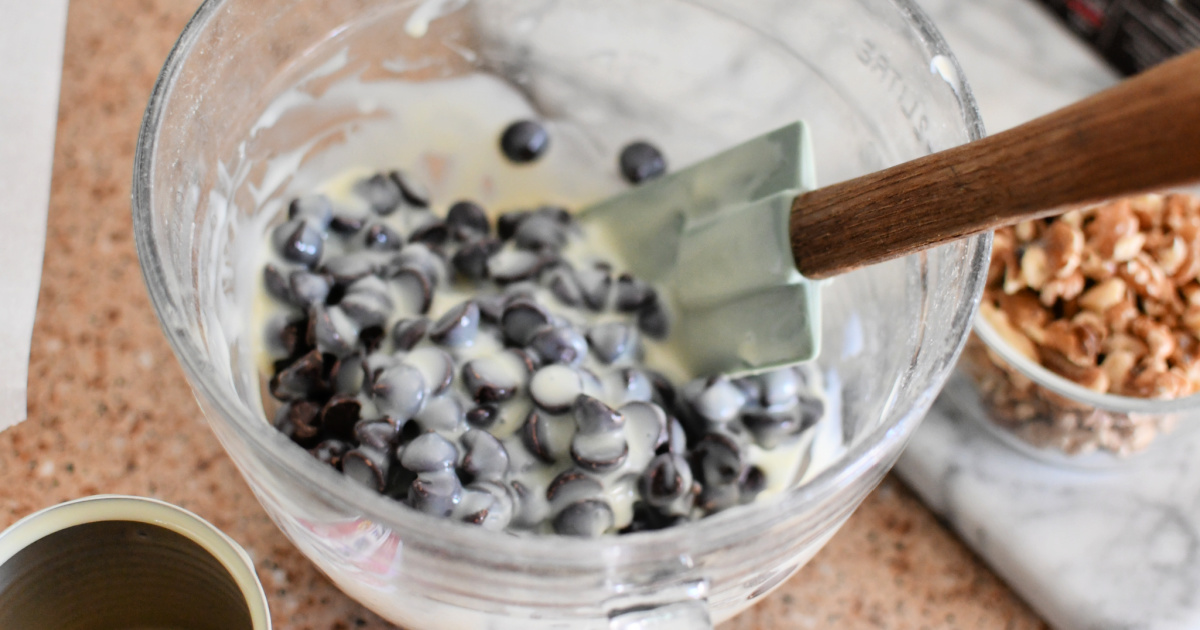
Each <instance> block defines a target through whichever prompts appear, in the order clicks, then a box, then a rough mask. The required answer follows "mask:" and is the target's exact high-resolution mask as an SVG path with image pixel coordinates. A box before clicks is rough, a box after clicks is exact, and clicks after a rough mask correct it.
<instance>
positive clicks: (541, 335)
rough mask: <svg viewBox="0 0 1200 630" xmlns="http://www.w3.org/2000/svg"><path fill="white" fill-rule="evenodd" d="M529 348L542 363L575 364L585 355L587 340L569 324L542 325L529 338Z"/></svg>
mask: <svg viewBox="0 0 1200 630" xmlns="http://www.w3.org/2000/svg"><path fill="white" fill-rule="evenodd" d="M529 349H530V350H532V351H533V353H534V354H535V355H537V357H538V358H539V359H541V361H542V363H565V364H567V365H576V364H578V363H580V362H581V361H583V359H584V357H586V356H587V349H588V345H587V340H586V339H584V338H583V335H581V334H579V333H578V332H577V331H576V330H575V329H574V328H570V327H569V326H561V327H555V326H543V327H542V328H541V329H539V330H538V331H537V332H536V333H534V335H533V337H532V338H530V340H529Z"/></svg>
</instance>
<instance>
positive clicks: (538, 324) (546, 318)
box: [500, 297, 550, 346]
mask: <svg viewBox="0 0 1200 630" xmlns="http://www.w3.org/2000/svg"><path fill="white" fill-rule="evenodd" d="M548 323H550V314H549V313H547V312H546V310H545V309H543V308H542V307H541V305H539V304H538V303H537V301H536V300H534V299H531V298H528V297H519V298H517V299H514V300H512V301H510V302H508V305H507V306H505V307H504V313H503V315H501V316H500V328H501V329H502V330H503V331H504V338H505V339H506V340H507V341H508V342H509V343H512V344H515V345H518V346H524V345H527V344H528V343H529V341H530V340H531V339H533V335H534V333H536V332H537V331H538V330H539V329H540V328H542V327H543V326H545V325H546V324H548Z"/></svg>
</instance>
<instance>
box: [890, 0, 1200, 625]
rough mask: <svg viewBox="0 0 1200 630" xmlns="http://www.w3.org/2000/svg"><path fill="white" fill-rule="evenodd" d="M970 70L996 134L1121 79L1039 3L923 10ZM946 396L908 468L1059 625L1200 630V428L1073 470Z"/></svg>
mask: <svg viewBox="0 0 1200 630" xmlns="http://www.w3.org/2000/svg"><path fill="white" fill-rule="evenodd" d="M917 2H918V4H920V5H921V7H922V8H923V9H925V11H926V12H928V13H929V14H930V16H931V17H932V18H933V21H934V23H935V24H937V26H938V28H939V30H941V32H942V33H943V35H944V36H945V37H946V40H947V41H948V42H949V44H950V48H951V50H953V51H954V52H955V54H956V56H957V57H958V59H959V62H960V63H961V64H962V66H963V70H964V74H965V76H966V77H967V79H968V81H969V83H970V85H971V87H972V89H973V91H974V93H975V96H976V99H977V100H978V102H979V107H980V110H981V112H982V114H983V119H984V123H985V124H986V126H987V128H988V131H990V132H996V131H1000V130H1003V129H1005V128H1008V127H1011V126H1013V125H1016V124H1019V123H1021V122H1024V121H1026V120H1030V119H1032V118H1034V117H1036V116H1038V115H1041V114H1044V113H1046V112H1049V111H1051V110H1053V109H1056V108H1058V107H1061V106H1063V105H1066V104H1068V103H1070V102H1073V101H1075V100H1078V99H1080V98H1083V97H1085V96H1087V95H1088V94H1091V93H1093V92H1095V91H1098V90H1100V89H1103V88H1104V87H1107V86H1108V85H1111V84H1112V83H1113V82H1115V81H1116V80H1117V75H1116V73H1115V72H1113V71H1112V70H1111V69H1109V68H1108V67H1107V66H1105V65H1104V63H1103V62H1102V61H1101V60H1100V59H1099V58H1098V57H1096V56H1095V55H1094V54H1092V53H1091V51H1090V50H1088V49H1087V48H1086V47H1085V46H1084V45H1083V44H1082V43H1081V42H1080V41H1079V40H1077V39H1075V38H1074V37H1073V36H1072V35H1071V34H1070V33H1069V32H1067V31H1066V30H1065V29H1064V28H1062V27H1061V26H1060V25H1059V24H1058V23H1057V22H1056V21H1055V19H1054V18H1053V17H1052V16H1051V15H1050V14H1049V13H1048V12H1046V11H1045V10H1044V9H1043V8H1042V7H1040V6H1038V5H1036V4H1034V3H1033V2H1030V1H1028V0H917ZM964 386H968V385H966V384H965V383H963V382H954V383H952V384H951V385H950V386H949V387H948V389H947V390H946V391H945V392H944V393H943V395H942V396H941V397H940V398H939V399H938V401H937V403H936V404H935V405H934V408H933V409H932V410H931V411H930V413H929V415H928V417H927V418H926V419H925V422H924V424H923V425H922V427H921V428H920V429H919V430H918V431H917V434H916V435H915V436H914V438H913V441H912V443H911V444H910V446H909V447H908V449H907V450H906V451H905V453H904V455H903V457H901V459H900V462H899V463H898V464H897V466H896V471H897V472H898V473H899V474H900V476H901V477H902V478H904V479H905V480H906V481H907V482H908V484H909V485H910V486H912V488H913V489H914V490H915V491H916V492H917V493H918V494H919V495H920V496H921V497H922V498H923V499H924V501H925V502H926V503H927V504H928V505H929V506H930V508H932V509H933V510H934V511H935V512H936V513H938V514H939V515H941V516H942V517H943V518H944V519H945V520H946V522H947V523H949V525H950V526H951V527H953V528H954V529H955V530H956V531H957V532H958V533H959V535H960V536H961V537H962V538H963V540H965V541H966V542H967V544H968V545H970V546H971V547H972V548H973V549H974V550H975V551H976V553H978V554H979V555H980V556H981V557H983V558H984V559H985V560H986V561H987V562H988V563H989V564H991V566H992V567H993V568H994V569H995V570H996V572H997V573H998V574H1000V576H1001V577H1003V578H1004V579H1005V580H1006V581H1007V582H1008V583H1009V585H1011V586H1012V587H1013V589H1014V590H1016V591H1017V592H1018V593H1019V594H1020V595H1021V596H1022V597H1024V598H1025V600H1026V601H1028V602H1029V603H1030V604H1031V605H1032V606H1033V607H1034V608H1035V609H1036V610H1037V611H1038V612H1039V613H1040V614H1041V615H1042V616H1043V617H1045V619H1046V620H1047V621H1048V622H1049V623H1050V624H1051V625H1053V626H1054V627H1056V628H1062V629H1063V630H1084V629H1087V630H1092V629H1101V628H1103V629H1110V628H1120V629H1131V630H1132V629H1146V630H1151V629H1152V630H1160V629H1161V630H1166V629H1176V628H1178V629H1184V628H1190V629H1196V628H1200V430H1192V431H1190V432H1188V433H1186V434H1185V433H1177V434H1176V435H1173V436H1171V439H1170V441H1169V442H1163V443H1161V445H1165V446H1166V448H1158V447H1156V448H1155V450H1154V451H1152V452H1151V453H1148V454H1147V455H1146V457H1145V458H1142V459H1140V460H1139V461H1135V462H1133V463H1131V464H1130V465H1129V466H1126V467H1122V468H1118V469H1111V470H1109V471H1106V472H1088V471H1080V470H1066V469H1062V468H1057V467H1054V466H1051V465H1048V464H1044V463H1041V462H1039V461H1036V460H1034V459H1031V458H1029V457H1027V456H1025V455H1023V454H1021V453H1019V452H1017V451H1016V450H1014V449H1012V448H1010V447H1009V446H1008V445H1006V444H1004V443H1002V442H1000V441H999V440H998V439H996V438H995V437H994V436H993V435H992V434H991V433H990V432H989V431H986V430H984V429H982V428H981V425H980V424H979V423H978V422H976V421H975V420H974V419H973V418H970V417H968V414H969V413H970V412H968V411H963V410H961V409H959V408H957V407H956V405H955V404H953V398H954V397H955V396H954V394H956V393H961V390H956V389H955V388H959V387H964Z"/></svg>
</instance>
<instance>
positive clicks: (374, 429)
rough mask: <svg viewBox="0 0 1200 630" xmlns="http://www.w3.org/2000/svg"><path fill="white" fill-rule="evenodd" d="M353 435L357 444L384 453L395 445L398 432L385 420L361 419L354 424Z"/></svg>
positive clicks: (394, 426)
mask: <svg viewBox="0 0 1200 630" xmlns="http://www.w3.org/2000/svg"><path fill="white" fill-rule="evenodd" d="M353 435H354V439H355V441H357V442H358V443H359V444H361V445H363V446H369V447H371V448H373V449H375V450H377V451H380V452H384V453H386V452H390V451H391V450H392V449H393V448H395V447H396V439H397V437H398V432H397V431H396V425H394V424H392V423H391V422H388V421H387V420H363V421H362V422H359V423H357V424H355V425H354V428H353Z"/></svg>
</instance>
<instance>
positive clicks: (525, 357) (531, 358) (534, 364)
mask: <svg viewBox="0 0 1200 630" xmlns="http://www.w3.org/2000/svg"><path fill="white" fill-rule="evenodd" d="M505 352H507V353H508V354H510V355H512V356H513V357H515V358H516V359H517V361H518V362H520V364H521V365H522V366H524V368H525V373H526V374H533V373H534V372H536V371H538V368H540V367H542V361H541V359H539V358H537V356H535V355H534V354H533V353H532V352H529V351H528V350H525V349H523V348H509V349H507V350H505Z"/></svg>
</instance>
